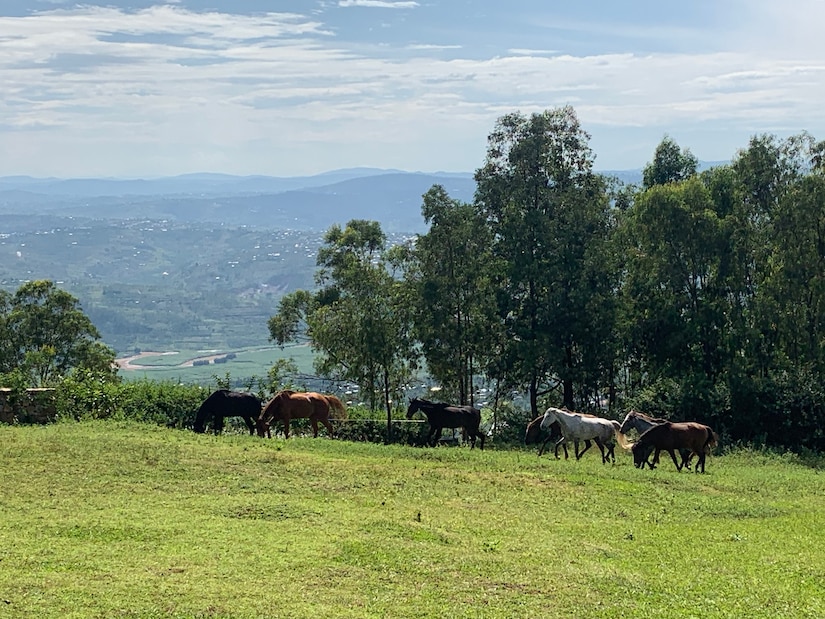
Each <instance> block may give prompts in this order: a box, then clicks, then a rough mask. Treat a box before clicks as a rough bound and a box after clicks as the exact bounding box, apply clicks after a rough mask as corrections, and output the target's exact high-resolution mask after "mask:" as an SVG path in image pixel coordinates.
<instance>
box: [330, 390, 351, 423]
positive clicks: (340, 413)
mask: <svg viewBox="0 0 825 619" xmlns="http://www.w3.org/2000/svg"><path fill="white" fill-rule="evenodd" d="M325 397H326V399H327V402H329V408H330V412H331V413H334V414H330V417H332V418H333V419H346V418H347V407H346V406H344V403H343V402H342V401H341V400H339V399H338V398H337V397H336V396H334V395H328V396H325Z"/></svg>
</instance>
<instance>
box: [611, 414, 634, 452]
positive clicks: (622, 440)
mask: <svg viewBox="0 0 825 619" xmlns="http://www.w3.org/2000/svg"><path fill="white" fill-rule="evenodd" d="M619 428H621V424H620V423H619V422H618V421H614V422H613V434H615V435H616V442H617V443H619V447H621V448H622V449H624V450H625V451H630V450H631V449H633V443H631V442H630V441H628V440H627V437H626V436H625V435H624V434H622V432H620V431H619Z"/></svg>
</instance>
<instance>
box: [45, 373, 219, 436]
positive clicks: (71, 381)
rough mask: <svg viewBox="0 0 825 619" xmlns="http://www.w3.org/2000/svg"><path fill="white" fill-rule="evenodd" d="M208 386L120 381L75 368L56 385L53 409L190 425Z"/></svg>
mask: <svg viewBox="0 0 825 619" xmlns="http://www.w3.org/2000/svg"><path fill="white" fill-rule="evenodd" d="M211 391H212V390H211V389H208V388H205V387H201V386H198V385H183V384H179V383H173V382H156V381H148V380H146V381H136V382H121V381H116V380H112V379H111V378H110V377H108V376H106V375H102V374H98V373H94V372H78V373H76V374H74V375H73V376H71V377H70V378H67V379H66V380H64V381H63V382H62V383H61V385H60V386H59V387H58V389H57V396H56V397H57V402H56V405H57V413H58V417H61V418H64V419H75V420H81V419H130V420H134V421H142V422H149V423H156V424H158V425H166V426H170V427H177V428H186V427H191V426H192V424H193V422H194V420H195V413H196V412H197V410H198V407H199V406H200V405H201V402H203V400H205V399H206V397H207V396H208V395H209V394H210V393H211Z"/></svg>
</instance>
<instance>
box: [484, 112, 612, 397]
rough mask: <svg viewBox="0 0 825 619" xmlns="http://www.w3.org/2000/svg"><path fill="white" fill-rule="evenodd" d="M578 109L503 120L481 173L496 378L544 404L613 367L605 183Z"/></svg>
mask: <svg viewBox="0 0 825 619" xmlns="http://www.w3.org/2000/svg"><path fill="white" fill-rule="evenodd" d="M589 138H590V136H589V135H588V134H587V133H586V132H585V131H584V130H583V129H582V128H581V126H580V124H579V121H578V118H577V117H576V114H575V111H574V110H573V108H571V107H569V106H568V107H563V108H557V109H553V110H547V111H545V112H543V113H538V114H533V115H531V116H529V117H528V116H524V115H522V114H520V113H513V114H508V115H506V116H503V117H501V118H500V119H498V121H497V123H496V125H495V127H494V129H493V132H492V133H491V134H490V136H489V138H488V146H487V156H486V160H485V163H484V165H483V167H481V168H480V169H479V170H477V171H476V174H475V179H476V182H477V193H476V205H477V207H478V208H479V209H480V210H481V212H482V213H483V214H484V215H485V217H486V218H487V221H488V225H490V227H491V231H492V233H493V245H492V246H493V260H492V268H493V269H494V270H495V272H496V273H497V274H498V277H499V282H498V286H497V307H498V312H499V319H500V321H501V324H502V337H501V338H500V341H499V345H498V349H497V350H496V362H495V363H494V364H492V366H491V373H492V374H493V375H494V376H496V377H498V378H500V379H502V380H504V381H505V383H506V384H510V385H512V386H514V387H519V388H524V389H525V390H526V391H527V392H528V393H529V398H530V405H531V409H532V411H533V413H536V412H537V409H538V405H537V404H538V402H537V401H538V398H539V396H541V395H542V394H544V393H546V392H547V391H548V390H550V389H553V388H556V387H558V386H561V388H562V398H561V399H562V404H563V405H565V406H568V407H573V406H575V402H574V399H575V397H574V394H575V388H576V387H577V386H578V387H579V388H580V389H581V388H582V385H585V383H590V384H589V385H586V387H587V389H582V390H583V391H585V390H590V391H596V390H597V389H598V385H597V384H596V383H597V382H598V381H599V380H600V379H602V378H603V374H604V373H605V372H606V371H607V368H609V367H611V366H612V359H611V358H609V357H610V351H611V350H612V349H610V348H609V347H605V346H603V345H602V344H603V343H604V342H605V341H607V340H608V339H609V338H610V337H611V334H612V330H613V323H614V312H615V296H614V291H615V287H616V282H615V279H614V273H613V272H612V269H611V268H610V266H609V264H610V262H609V260H608V250H607V247H608V241H609V237H610V234H611V225H610V222H611V218H610V216H609V208H610V206H609V200H608V196H607V191H606V183H605V180H604V179H603V178H602V177H601V176H599V175H597V174H595V173H594V172H593V159H594V158H593V154H592V152H591V150H590V147H589V145H588V143H589Z"/></svg>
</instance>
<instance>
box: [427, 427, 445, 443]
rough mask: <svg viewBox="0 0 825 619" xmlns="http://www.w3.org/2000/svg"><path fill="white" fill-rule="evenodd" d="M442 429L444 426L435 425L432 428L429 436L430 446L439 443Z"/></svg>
mask: <svg viewBox="0 0 825 619" xmlns="http://www.w3.org/2000/svg"><path fill="white" fill-rule="evenodd" d="M441 430H442V428H441V427H440V426H433V427H432V428H430V433H429V435H428V436H427V440H428V441H429V443H430V447H435V446H436V445H437V444H438V441H439V440H440V439H441Z"/></svg>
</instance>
